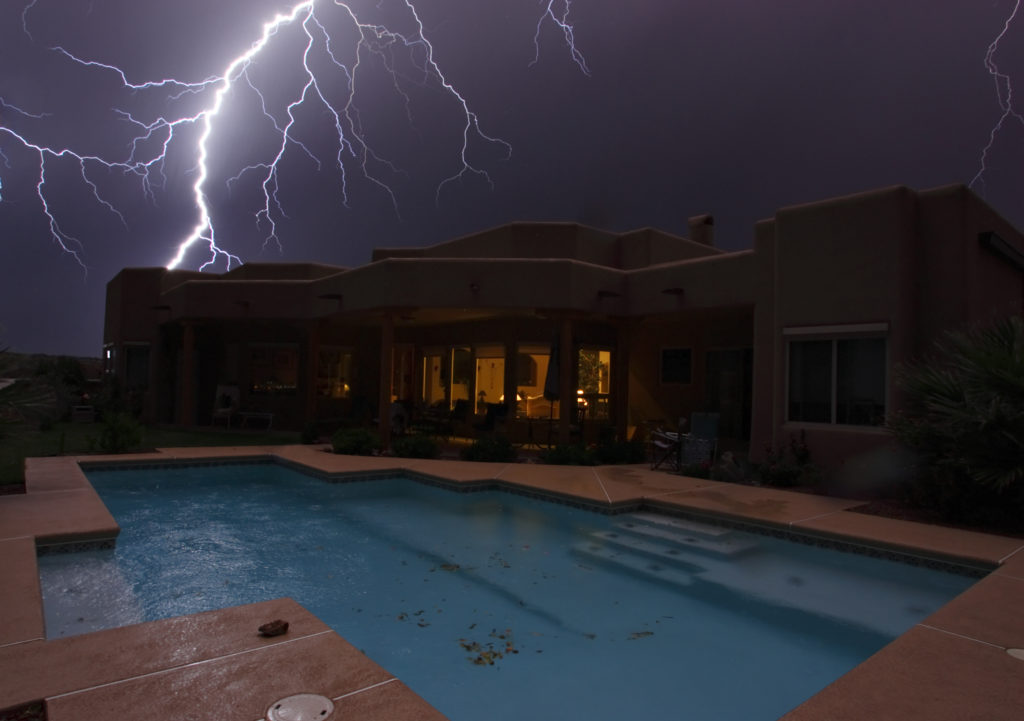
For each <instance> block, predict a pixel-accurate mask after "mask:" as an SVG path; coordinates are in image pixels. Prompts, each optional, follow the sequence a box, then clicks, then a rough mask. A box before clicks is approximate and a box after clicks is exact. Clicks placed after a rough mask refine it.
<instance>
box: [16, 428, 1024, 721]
mask: <svg viewBox="0 0 1024 721" xmlns="http://www.w3.org/2000/svg"><path fill="white" fill-rule="evenodd" d="M248 462H257V463H263V462H267V463H280V464H282V465H285V466H288V467H291V468H294V469H295V470H299V471H300V472H303V473H306V474H307V475H311V476H314V477H318V478H322V479H323V480H326V481H329V482H346V481H355V480H360V481H369V480H375V479H381V478H393V477H395V476H403V477H409V478H412V479H414V480H417V481H419V482H423V483H429V484H432V485H438V486H442V487H444V488H446V489H454V490H458V491H463V492H468V491H477V490H488V489H495V490H501V491H504V492H510V493H515V494H519V495H524V496H528V497H535V498H541V499H543V500H546V501H554V502H558V503H565V504H569V505H575V506H578V507H581V508H584V509H586V510H590V511H598V512H602V513H621V512H628V511H633V510H651V511H654V512H658V513H666V514H669V515H677V516H682V517H687V518H694V519H696V520H701V521H705V522H708V521H710V522H713V523H719V524H722V525H728V526H731V527H738V528H743V529H745V530H752V531H754V532H758V533H768V534H771V535H778V536H782V537H785V538H789V539H790V540H797V541H800V542H804V543H814V544H820V545H829V546H832V547H841V548H845V549H846V550H856V551H858V552H862V553H869V554H871V555H876V554H877V555H881V556H882V557H896V558H898V560H903V561H908V560H909V561H910V562H916V563H924V564H927V565H934V564H938V565H939V567H942V566H943V565H946V566H950V567H955V569H953V570H956V571H958V572H961V573H963V572H968V573H971V572H973V574H974V575H983V574H985V571H986V570H987V569H994V570H993V571H992V572H991V573H989V574H988V575H987V577H985V578H983V579H982V580H980V581H978V582H977V583H975V584H974V585H973V586H972V587H971V588H970V589H968V590H967V591H966V592H964V593H963V594H961V595H960V596H958V597H957V598H955V599H954V600H953V601H951V602H950V603H949V604H947V605H946V606H944V607H943V608H942V609H940V610H939V611H937V612H936V613H935V614H933V615H932V616H930V617H929V618H928V619H926V620H925V621H924V622H922V623H921V624H918V625H917V626H915V627H914V628H913V629H911V630H910V631H908V632H907V633H906V634H904V635H902V636H900V637H898V638H897V639H896V640H894V641H893V642H892V643H890V644H889V645H887V646H886V647H884V648H883V649H882V650H881V651H879V652H878V653H876V654H875V655H874V656H872V657H871V658H869V659H867V660H866V661H865V662H864V663H862V664H861V665H859V666H857V667H856V668H855V669H853V670H852V671H851V672H849V673H848V674H846V675H844V676H843V677H841V678H840V679H838V680H837V681H835V682H834V683H832V684H830V685H829V686H828V687H826V688H825V689H823V690H822V691H821V692H819V693H818V694H816V695H815V696H813V697H811V698H810V699H809V700H808V701H806V702H805V703H803V704H801V705H799V706H797V707H796V708H795V709H793V710H792V711H790V712H789V713H788V714H786V715H785V716H784V717H783V718H784V719H785V720H786V721H804V720H805V719H812V718H815V719H820V718H829V719H834V720H837V721H842V720H844V719H850V721H853V720H854V719H862V718H869V717H870V718H872V719H873V721H880V720H884V719H893V720H894V721H895V719H900V721H904V720H906V719H928V720H929V721H941V720H942V719H955V718H965V717H976V718H985V719H987V720H988V721H1002V719H1006V720H1007V721H1009V720H1010V719H1016V718H1018V717H1019V716H1020V713H1021V709H1024V662H1021V661H1019V660H1016V659H1014V658H1012V657H1011V656H1010V655H1009V654H1007V653H1006V650H1007V649H1009V648H1022V647H1024V619H1020V618H1018V616H1019V614H1017V613H1016V610H1017V608H1019V607H1020V606H1021V604H1024V553H1021V552H1020V551H1021V550H1024V540H1021V539H1011V538H1006V537H1001V536H995V535H991V534H982V533H976V532H970V531H958V530H955V529H948V528H941V527H935V526H926V525H923V524H915V523H910V522H906V521H896V520H893V519H885V518H879V517H875V516H866V515H863V514H858V513H850V512H849V509H851V508H853V507H855V506H856V505H858V503H857V502H855V501H845V500H843V499H830V498H824V497H819V496H810V495H808V494H800V493H793V492H787V491H781V490H776V489H769V488H757V487H751V486H738V485H733V484H722V483H716V482H714V481H706V480H701V479H692V478H686V477H682V476H673V475H669V474H666V473H664V472H659V471H651V470H650V469H648V468H647V467H646V466H608V467H566V466H543V465H533V464H484V463H469V462H461V461H425V460H414V459H395V458H362V457H349V456H335V455H333V454H330V453H326V452H323V449H322V448H319V447H310V446H283V447H259V448H206V449H162V450H160V451H158V452H155V453H148V454H141V455H136V456H131V457H126V456H119V457H82V458H70V457H68V458H53V459H29V461H28V462H27V463H26V489H27V493H26V494H24V495H23V496H19V497H16V496H3V497H0V564H2V567H3V568H5V569H7V570H6V571H5V580H6V581H8V583H6V584H3V585H0V608H3V609H4V612H5V613H4V615H3V616H0V709H3V708H6V707H9V706H14V705H20V704H21V703H25V702H28V701H33V700H36V699H37V698H51V699H56V698H57V697H58V696H61V699H60V700H59V702H58V701H55V702H54V703H53V704H52V706H51V707H50V708H49V709H48V711H49V713H50V719H51V720H52V721H66V720H67V719H72V718H76V716H75V714H74V713H73V712H72V711H70V710H69V709H72V708H77V709H78V713H79V714H80V713H81V709H82V708H83V706H81V705H78V706H75V705H74V704H71V705H69V704H68V702H67V699H66V698H65V697H66V696H67V692H66V691H65V692H61V691H59V690H57V687H58V686H59V685H60V683H62V682H61V681H60V679H61V677H62V676H63V675H65V670H66V669H64V668H62V667H61V666H60V664H55V663H52V662H51V663H50V664H49V665H45V666H44V668H45V669H46V671H45V672H42V677H41V678H38V679H32V681H31V683H28V680H27V677H25V674H26V673H28V671H27V670H26V669H31V668H34V667H33V666H32V663H33V662H34V661H37V660H38V659H39V658H42V657H47V658H48V657H51V656H52V657H53V658H61V659H63V660H64V663H65V665H70V666H75V664H76V660H75V659H77V658H78V657H79V656H80V655H82V654H83V653H84V654H85V655H86V656H88V654H99V655H101V656H104V655H105V656H110V655H112V654H113V655H116V654H117V652H118V649H119V648H120V647H121V646H122V645H123V640H124V638H132V639H135V638H136V637H138V638H139V639H141V640H139V641H138V643H140V644H141V647H143V648H144V649H145V652H142V657H144V658H145V657H147V656H146V654H149V655H150V656H154V657H167V658H171V657H175V658H176V657H177V655H178V654H180V652H181V651H182V649H184V648H191V647H190V646H189V643H192V642H193V641H194V642H195V643H198V644H199V645H200V646H202V645H203V644H210V645H213V646H217V644H218V642H219V641H220V638H219V636H218V635H217V634H215V635H214V637H212V638H210V637H202V638H201V639H199V640H193V641H190V640H189V639H188V638H184V637H182V636H180V635H178V636H175V634H168V633H167V628H168V624H166V623H164V622H159V621H158V622H152V623H147V624H140V625H139V626H132V627H126V629H112V630H111V631H105V632H99V633H94V634H86V635H84V636H78V637H74V638H71V639H59V640H52V641H45V640H43V622H42V607H41V596H40V593H39V582H38V571H37V570H36V565H35V554H36V553H39V552H47V549H48V550H49V552H53V551H55V550H57V549H58V548H60V547H65V548H66V547H73V546H74V545H75V544H80V543H85V544H87V545H89V544H92V545H95V544H97V543H110V542H111V541H112V539H113V538H114V537H116V533H117V527H116V523H114V522H113V519H112V518H110V516H109V513H107V512H106V508H105V507H104V506H103V504H102V502H101V501H100V500H99V497H98V496H97V495H96V493H95V491H94V490H93V489H92V487H91V485H90V484H89V483H88V480H87V479H86V478H85V472H84V470H83V469H89V470H92V469H95V468H118V469H124V468H131V467H136V468H138V467H155V466H164V467H166V465H168V464H187V465H197V464H200V465H205V464H211V465H212V464H215V463H216V464H223V463H232V464H237V463H248ZM947 570H950V569H947ZM33 574H34V575H33ZM292 603H294V602H292ZM296 606H297V604H296ZM242 608H243V607H232V608H229V609H222V610H221V611H214V612H209V614H199V615H198V616H194V617H193V616H187V617H181V619H177V620H174V619H172V620H171V621H175V622H180V623H183V624H185V625H186V626H188V625H189V624H192V623H193V621H192V619H196V620H195V621H194V623H195V624H202V623H207V624H208V623H211V621H216V622H222V623H225V624H226V623H227V619H233V618H237V617H238V616H239V614H241V613H242V611H239V610H238V609H242ZM245 608H246V609H248V607H245ZM297 608H299V609H301V607H297ZM246 612H250V611H248V610H247V611H246ZM257 612H258V611H256V610H253V611H251V613H257ZM295 613H298V611H296V612H295ZM307 613H308V612H307ZM210 614H212V616H211V615H210ZM200 617H202V618H200ZM224 628H225V630H224V634H223V635H224V636H225V637H231V638H233V636H232V634H235V633H236V631H235V630H234V628H233V627H231V626H225V627H224ZM327 637H337V635H336V634H334V633H333V632H328V633H327V636H325V638H327ZM240 638H241V637H240ZM246 638H247V637H246ZM337 638H338V642H337V643H334V642H332V643H331V644H325V650H324V653H328V654H336V653H339V651H338V649H341V648H343V647H344V642H343V640H341V639H340V637H337ZM224 643H225V644H227V641H225V642H224ZM237 643H243V641H241V640H239V641H238V642H237ZM244 643H251V642H249V641H247V640H246V641H244ZM181 644H184V646H181ZM328 645H329V646H330V649H329V650H327V649H326V646H328ZM179 647H180V648H179ZM72 648H74V650H75V651H76V653H77V655H76V653H70V652H68V653H67V655H63V656H62V655H61V654H62V653H65V652H66V651H68V649H72ZM218 648H219V647H218ZM287 648H288V647H287V646H280V647H278V646H274V647H273V648H268V649H267V652H266V653H267V655H266V658H267V659H268V660H270V661H272V660H273V659H274V658H276V656H277V655H282V658H283V657H284V656H283V654H285V653H286V649H287ZM221 651H222V649H219V650H217V651H211V652H210V653H211V654H212V655H211V657H210V659H209V662H210V663H211V664H212V665H213V666H215V667H217V668H218V669H221V668H222V669H223V671H224V673H223V674H222V676H221V677H220V679H221V683H222V685H223V684H224V683H228V684H230V686H231V688H232V689H234V691H235V692H236V693H237V688H238V687H245V688H249V689H251V691H252V692H253V693H258V692H260V691H261V690H262V691H264V692H267V691H266V689H265V688H263V686H265V684H266V679H265V678H264V677H263V674H255V673H253V672H252V669H251V668H250V667H248V666H244V664H242V661H241V660H237V659H242V658H243V656H238V657H236V656H234V655H233V653H234V652H233V651H230V652H224V653H221ZM217 653H220V654H221V655H219V656H218V655H216V654H217ZM161 655H162V656H161ZM245 658H248V657H245ZM261 658H263V656H262V655H261ZM332 658H333V657H332ZM346 659H347V660H346V662H345V664H348V665H345V664H343V665H345V668H347V669H349V671H346V673H349V672H351V673H354V674H356V675H358V674H360V673H370V671H367V670H366V669H369V668H370V667H369V666H360V665H359V659H358V658H349V657H348V656H346ZM322 660H323V659H322V658H321V662H322ZM364 660H365V661H366V663H368V664H371V665H372V666H373V668H374V669H377V670H376V671H373V673H377V674H378V675H379V673H384V674H386V672H384V671H383V670H382V669H379V667H377V666H376V665H375V664H372V662H370V661H369V660H368V659H365V657H364ZM350 662H352V663H355V665H354V666H352V665H351V664H350ZM154 663H157V661H154ZM350 666H351V668H350ZM275 668H276V667H275ZM360 668H362V669H363V670H362V671H360V670H359V669H360ZM313 670H314V669H313V668H312V667H310V668H306V667H305V666H303V664H297V665H296V667H295V668H292V667H291V666H288V667H287V668H284V669H279V670H277V671H276V672H275V673H276V674H277V676H279V678H275V679H274V682H275V683H276V684H278V685H281V684H284V686H287V685H288V684H289V683H292V684H295V686H294V691H293V692H295V693H300V692H305V691H316V689H313V688H306V687H300V686H302V684H303V683H306V684H307V685H308V681H305V679H308V678H310V674H311V673H312V672H313ZM79 671H80V672H81V673H84V674H86V675H88V674H89V673H96V671H95V670H93V669H92V668H91V667H90V668H89V669H88V670H81V669H79ZM232 672H234V673H236V674H241V676H240V677H238V676H233V675H232ZM126 673H127V674H128V675H127V676H126V677H125V678H123V679H120V680H119V681H118V684H122V685H121V686H116V688H123V689H124V693H120V692H118V693H114V692H113V691H111V690H110V689H111V688H115V687H111V686H109V685H108V686H105V687H104V689H106V690H103V691H102V692H101V691H100V690H90V689H89V688H87V687H83V688H81V689H79V690H77V691H75V692H74V693H73V694H72V696H74V698H75V699H77V700H78V701H81V702H82V703H83V704H85V707H88V704H89V703H91V702H96V703H100V702H102V703H104V704H110V703H114V704H116V703H118V702H120V701H123V700H124V699H126V698H128V697H131V698H136V696H132V694H142V695H143V696H146V694H150V695H151V696H153V695H155V696H156V697H157V699H158V700H159V701H160V702H161V703H164V706H162V707H161V706H160V703H157V706H156V707H155V708H167V709H170V708H172V707H168V706H166V703H170V702H169V701H167V699H168V698H171V699H172V700H173V698H172V697H175V694H178V695H180V694H182V693H185V694H186V695H187V696H189V697H191V696H193V695H196V696H206V697H208V700H209V701H210V702H211V705H210V706H209V708H208V713H207V714H205V715H199V716H197V718H203V719H205V718H210V719H213V718H221V717H222V711H223V709H222V708H221V707H220V706H218V705H217V704H218V701H219V699H220V694H222V693H223V688H221V687H220V686H217V685H216V684H213V685H212V686H211V685H210V684H204V683H201V682H199V681H195V680H193V681H190V679H192V676H190V675H189V673H190V671H189V670H188V669H187V668H184V667H182V668H179V667H177V666H174V665H173V664H172V665H171V666H169V667H168V668H166V669H165V671H162V672H161V673H160V674H158V675H156V676H149V677H146V678H142V677H138V678H136V677H135V676H134V675H132V674H131V673H129V672H126ZM246 674H250V675H252V676H253V677H251V678H250V677H249V675H246ZM371 675H372V674H371ZM23 677H24V678H23ZM390 678H391V680H394V681H395V683H390V681H388V682H384V683H385V684H386V685H384V686H383V690H381V691H378V690H376V689H375V688H374V689H371V687H367V688H365V689H361V690H359V691H357V693H358V694H359V695H358V696H355V697H353V698H358V699H361V700H360V703H364V702H365V703H366V704H367V711H368V715H365V716H362V718H365V719H367V720H368V721H377V720H378V719H379V720H383V719H385V718H387V719H395V720H396V721H398V720H400V719H406V718H408V719H410V720H411V719H442V718H443V717H442V716H441V715H440V714H438V713H437V712H436V710H435V709H433V708H432V707H430V706H429V705H428V704H426V702H424V701H422V699H420V698H419V697H418V696H415V694H413V693H412V692H411V691H409V690H408V688H407V687H405V686H404V685H403V684H401V683H400V682H398V681H397V680H395V679H393V677H390ZM321 681H322V679H321ZM341 681H342V680H341V679H332V681H331V682H332V683H335V682H337V683H341ZM186 682H188V683H186ZM189 683H193V685H192V686H190V685H189ZM376 683H377V684H378V685H379V684H380V683H381V682H380V681H379V680H378V681H377V682H376ZM19 684H20V685H19ZM65 685H66V684H65ZM284 686H282V687H284ZM26 689H32V693H35V694H36V695H35V696H33V697H32V698H28V697H26V695H25V694H28V693H29V692H28V691H27V690H26ZM183 689H184V690H183ZM362 691H366V693H365V694H363V693H362ZM193 692H194V693H193ZM76 694H77V695H76ZM29 695H31V694H29ZM122 697H124V698H122ZM270 700H271V701H272V700H273V699H270ZM680 701H681V704H683V703H685V700H684V699H681V700H680ZM124 702H125V703H127V701H124ZM165 702H166V703H165ZM371 702H372V703H371ZM374 704H376V705H374ZM371 706H372V707H373V708H372V709H371V708H370V707H371ZM263 708H266V707H263ZM190 709H195V710H196V712H197V713H199V710H198V709H197V707H196V706H195V705H194V704H190ZM373 709H375V710H373ZM171 716H173V713H171V712H170V711H169V710H168V712H167V713H166V715H160V714H159V713H157V715H154V716H152V717H153V718H170V717H171ZM77 717H78V718H81V717H82V716H81V715H79V716H77ZM242 718H245V719H247V720H248V719H249V717H248V716H245V717H242ZM255 719H256V715H253V716H252V719H251V720H249V721H254V720H255Z"/></svg>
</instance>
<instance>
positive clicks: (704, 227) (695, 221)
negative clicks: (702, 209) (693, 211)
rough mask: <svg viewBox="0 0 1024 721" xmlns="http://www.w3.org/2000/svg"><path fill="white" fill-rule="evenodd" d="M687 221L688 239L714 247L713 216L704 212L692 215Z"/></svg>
mask: <svg viewBox="0 0 1024 721" xmlns="http://www.w3.org/2000/svg"><path fill="white" fill-rule="evenodd" d="M687 222H688V223H689V225H690V240H692V241H694V242H695V243H701V244H703V245H710V246H711V247H712V248H714V247H715V216H713V215H711V214H710V213H704V214H703V215H695V216H693V217H692V218H690V219H689V220H688V221H687Z"/></svg>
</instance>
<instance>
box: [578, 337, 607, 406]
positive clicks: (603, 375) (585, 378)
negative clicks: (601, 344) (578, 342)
mask: <svg viewBox="0 0 1024 721" xmlns="http://www.w3.org/2000/svg"><path fill="white" fill-rule="evenodd" d="M611 376H612V352H611V350H606V349H600V348H580V352H579V357H578V362H577V366H576V377H577V385H578V388H577V403H579V404H580V405H581V406H584V407H585V408H586V411H585V412H586V418H587V419H597V418H602V419H607V418H608V417H609V412H608V398H609V393H610V391H611Z"/></svg>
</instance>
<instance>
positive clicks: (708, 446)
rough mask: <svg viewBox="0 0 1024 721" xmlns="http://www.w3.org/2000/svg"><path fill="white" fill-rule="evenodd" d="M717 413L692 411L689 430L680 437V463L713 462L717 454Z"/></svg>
mask: <svg viewBox="0 0 1024 721" xmlns="http://www.w3.org/2000/svg"><path fill="white" fill-rule="evenodd" d="M718 418H719V414H718V413H694V414H693V415H692V416H691V417H690V432H689V433H687V434H686V435H685V436H683V438H682V448H681V450H680V456H681V462H682V465H692V464H696V463H708V464H709V465H710V464H712V463H714V462H715V458H716V457H717V455H718Z"/></svg>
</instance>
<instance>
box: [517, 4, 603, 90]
mask: <svg viewBox="0 0 1024 721" xmlns="http://www.w3.org/2000/svg"><path fill="white" fill-rule="evenodd" d="M557 3H558V0H541V3H540V4H541V5H543V6H544V12H543V13H541V16H540V19H539V20H537V31H536V32H535V33H534V34H533V49H534V54H533V62H532V63H530V65H536V64H537V63H538V62H540V34H541V32H542V30H543V28H544V23H545V21H547V20H550V21H551V22H552V23H554V25H555V28H556V29H558V30H559V31H560V32H561V33H562V36H563V37H564V38H565V46H566V47H567V48H568V49H569V54H570V55H571V56H572V59H573V62H574V63H576V65H577V66H578V67H579V69H580V70H581V71H583V74H584V75H588V76H589V75H590V68H589V67H587V59H586V58H585V57H583V53H581V52H580V51H579V49H578V48H577V47H576V30H575V28H574V27H573V25H572V23H571V22H569V15H570V14H571V12H572V0H562V2H561V12H560V13H558V12H556V11H555V6H556V4H557Z"/></svg>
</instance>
